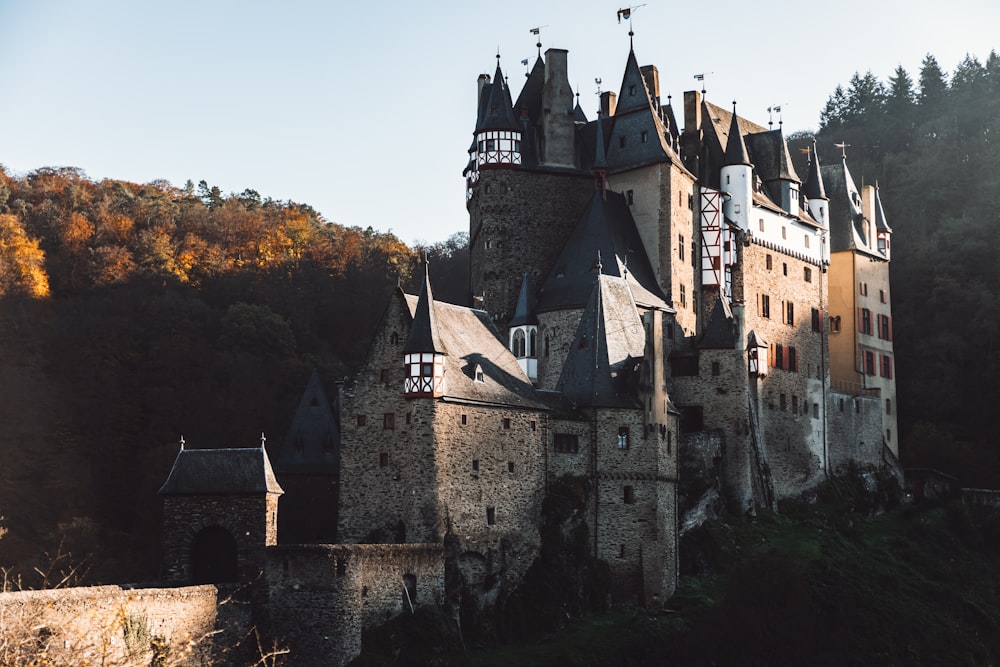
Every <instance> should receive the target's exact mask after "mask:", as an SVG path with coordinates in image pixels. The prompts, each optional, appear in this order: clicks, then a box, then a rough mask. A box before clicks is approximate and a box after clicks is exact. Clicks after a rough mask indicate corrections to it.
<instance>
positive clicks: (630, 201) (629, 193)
mask: <svg viewBox="0 0 1000 667" xmlns="http://www.w3.org/2000/svg"><path fill="white" fill-rule="evenodd" d="M625 199H626V201H628V205H629V206H631V205H632V204H634V203H635V197H634V196H633V193H632V191H631V190H628V191H627V192H626V193H625Z"/></svg>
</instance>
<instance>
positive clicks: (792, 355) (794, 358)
mask: <svg viewBox="0 0 1000 667" xmlns="http://www.w3.org/2000/svg"><path fill="white" fill-rule="evenodd" d="M787 354H788V370H790V371H792V372H795V373H798V372H799V355H798V351H797V350H796V349H795V348H794V347H792V346H791V345H789V346H788V350H787Z"/></svg>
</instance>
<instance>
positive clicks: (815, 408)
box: [813, 403, 819, 419]
mask: <svg viewBox="0 0 1000 667" xmlns="http://www.w3.org/2000/svg"><path fill="white" fill-rule="evenodd" d="M813 419H819V403H813Z"/></svg>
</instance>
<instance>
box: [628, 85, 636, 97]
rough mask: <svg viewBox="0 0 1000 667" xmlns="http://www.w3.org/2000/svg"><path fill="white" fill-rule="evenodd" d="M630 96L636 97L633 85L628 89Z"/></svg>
mask: <svg viewBox="0 0 1000 667" xmlns="http://www.w3.org/2000/svg"><path fill="white" fill-rule="evenodd" d="M628 94H629V95H630V96H632V95H635V84H632V85H631V86H629V87H628Z"/></svg>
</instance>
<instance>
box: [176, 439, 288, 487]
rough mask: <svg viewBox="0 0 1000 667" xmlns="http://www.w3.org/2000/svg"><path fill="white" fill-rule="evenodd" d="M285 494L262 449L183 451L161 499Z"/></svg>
mask: <svg viewBox="0 0 1000 667" xmlns="http://www.w3.org/2000/svg"><path fill="white" fill-rule="evenodd" d="M263 493H279V494H280V493H284V491H282V490H281V487H280V486H279V485H278V480H277V479H275V477H274V471H273V470H272V469H271V462H270V461H269V460H268V458H267V452H266V451H265V450H264V448H263V447H245V448H232V449H181V450H180V451H179V452H177V458H176V459H174V466H173V468H171V469H170V474H169V475H168V476H167V481H166V482H165V483H164V484H163V486H162V487H160V495H161V496H190V495H256V494H263Z"/></svg>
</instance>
